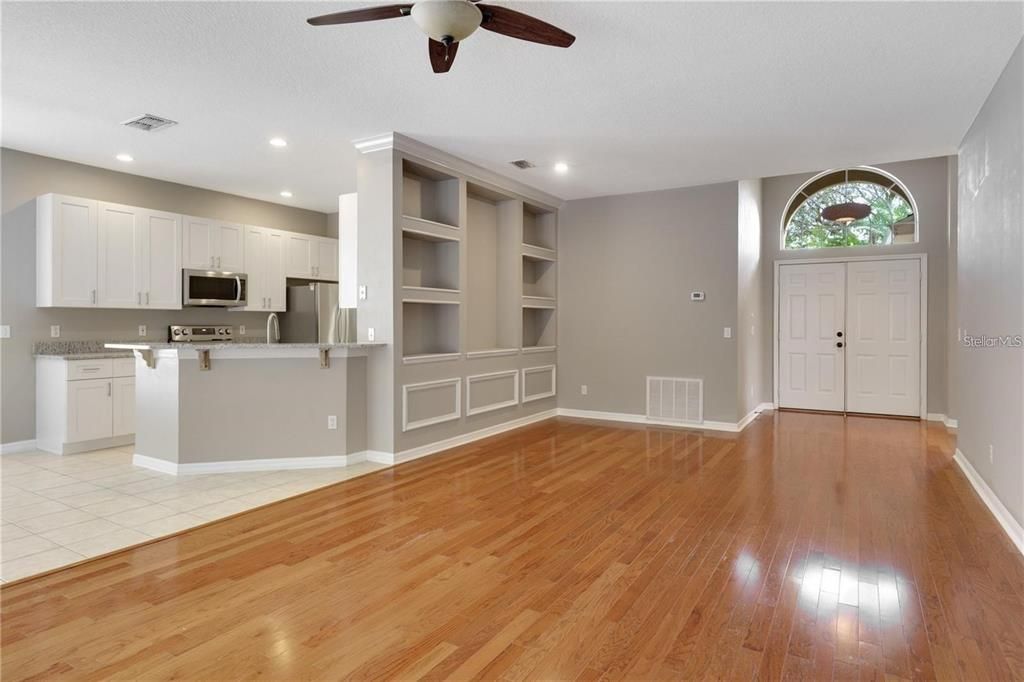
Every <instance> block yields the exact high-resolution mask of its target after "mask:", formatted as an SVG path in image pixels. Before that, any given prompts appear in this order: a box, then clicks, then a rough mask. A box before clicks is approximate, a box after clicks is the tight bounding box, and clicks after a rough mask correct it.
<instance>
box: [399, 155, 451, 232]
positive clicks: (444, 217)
mask: <svg viewBox="0 0 1024 682" xmlns="http://www.w3.org/2000/svg"><path fill="white" fill-rule="evenodd" d="M402 215H403V216H407V217H410V218H419V219H421V220H424V221H430V222H433V223H435V224H439V225H442V226H448V227H452V226H454V225H458V224H459V222H460V221H459V179H458V178H456V177H454V176H451V175H448V174H447V173H444V172H442V171H439V170H437V169H436V168H433V167H430V166H427V165H424V164H419V163H415V162H413V161H409V160H408V159H405V160H403V161H402Z"/></svg>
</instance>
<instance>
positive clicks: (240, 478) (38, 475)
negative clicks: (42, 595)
mask: <svg viewBox="0 0 1024 682" xmlns="http://www.w3.org/2000/svg"><path fill="white" fill-rule="evenodd" d="M131 461H132V448H131V446H128V447H123V448H111V449H109V450H97V451H95V452H87V453H82V454H78V455H64V456H60V455H51V454H48V453H45V452H28V453H19V454H14V455H2V456H0V507H2V509H0V520H2V523H0V582H6V581H10V580H15V579H17V578H23V577H25V576H29V575H33V574H35V573H41V572H43V571H48V570H50V569H53V568H57V567H59V566H64V565H67V564H71V563H75V562H76V561H81V560H82V559H84V558H87V557H92V556H97V555H100V554H105V553H107V552H111V551H113V550H115V549H120V548H122V547H128V546H131V545H134V544H138V543H140V542H145V541H146V540H150V539H152V538H157V537H161V536H163V535H168V534H170V533H174V532H177V531H179V530H184V529H185V528H191V527H192V526H197V525H199V524H202V523H206V522H207V521H213V520H215V519H219V518H223V517H225V516H231V515H232V514H237V513H239V512H242V511H245V510H246V509H252V508H253V507H259V506H261V505H264V504H268V503H270V502H275V501H277V500H282V499H284V498H286V497H292V496H294V495H299V494H301V493H304V492H307V491H309V490H314V489H316V488H321V487H323V486H325V485H330V484H332V483H337V482H338V481H344V480H346V479H349V478H353V477H355V476H360V475H362V474H365V473H369V472H371V471H377V470H379V469H384V468H386V466H385V465H381V464H371V463H364V464H356V465H353V466H349V467H344V468H334V469H303V470H296V471H254V472H246V473H236V474H207V475H195V476H170V475H168V474H161V473H157V472H155V471H150V470H149V469H142V468H140V467H136V466H133V465H132V463H131Z"/></svg>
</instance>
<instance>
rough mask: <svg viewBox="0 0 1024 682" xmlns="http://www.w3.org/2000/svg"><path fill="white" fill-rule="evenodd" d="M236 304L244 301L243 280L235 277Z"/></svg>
mask: <svg viewBox="0 0 1024 682" xmlns="http://www.w3.org/2000/svg"><path fill="white" fill-rule="evenodd" d="M235 287H236V288H235V303H238V302H239V301H241V300H242V278H241V277H239V276H238V275H235Z"/></svg>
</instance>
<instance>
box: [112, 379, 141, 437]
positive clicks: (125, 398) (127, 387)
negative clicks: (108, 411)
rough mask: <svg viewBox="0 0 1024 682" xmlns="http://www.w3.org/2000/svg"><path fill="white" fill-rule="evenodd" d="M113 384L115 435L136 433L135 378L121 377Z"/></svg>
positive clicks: (113, 381)
mask: <svg viewBox="0 0 1024 682" xmlns="http://www.w3.org/2000/svg"><path fill="white" fill-rule="evenodd" d="M112 383H113V390H112V391H111V392H112V393H113V406H112V407H113V413H114V415H113V435H115V436H126V435H128V434H129V433H135V377H120V378H117V379H113V380H112Z"/></svg>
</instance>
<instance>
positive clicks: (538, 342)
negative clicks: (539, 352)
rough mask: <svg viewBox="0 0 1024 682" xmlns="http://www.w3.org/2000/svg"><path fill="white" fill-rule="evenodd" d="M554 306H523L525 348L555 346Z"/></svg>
mask: <svg viewBox="0 0 1024 682" xmlns="http://www.w3.org/2000/svg"><path fill="white" fill-rule="evenodd" d="M555 333H556V324H555V309H554V308H527V307H524V308H523V350H524V351H526V350H529V349H533V348H540V347H553V346H555V343H556V338H555Z"/></svg>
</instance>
